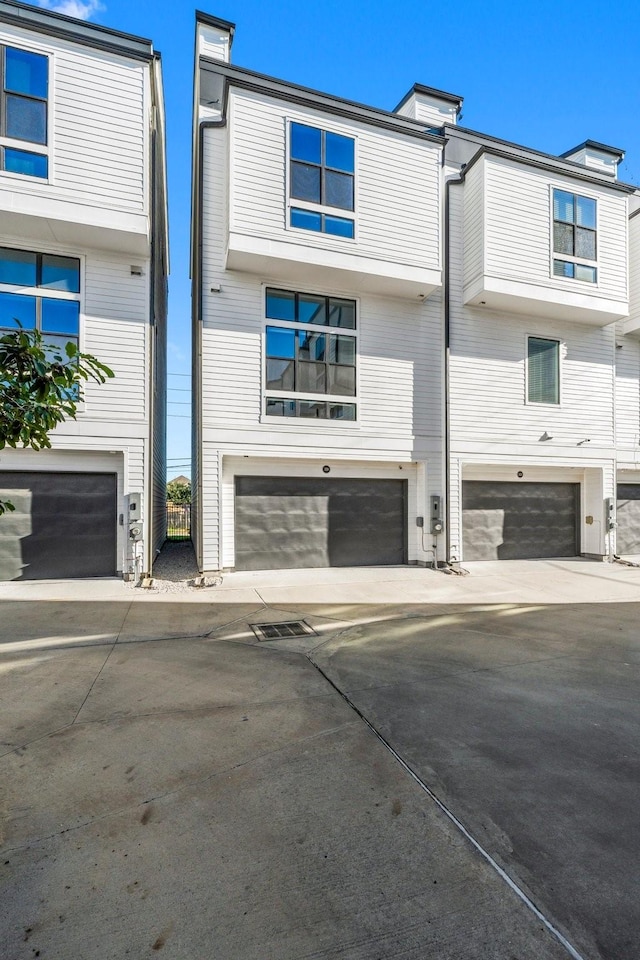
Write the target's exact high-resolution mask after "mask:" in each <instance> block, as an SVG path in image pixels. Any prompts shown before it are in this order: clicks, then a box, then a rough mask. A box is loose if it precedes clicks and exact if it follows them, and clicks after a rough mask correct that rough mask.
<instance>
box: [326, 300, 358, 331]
mask: <svg viewBox="0 0 640 960" xmlns="http://www.w3.org/2000/svg"><path fill="white" fill-rule="evenodd" d="M329 326H330V327H344V329H345V330H355V328H356V305H355V303H354V302H353V300H336V299H335V298H334V297H331V298H330V299H329Z"/></svg>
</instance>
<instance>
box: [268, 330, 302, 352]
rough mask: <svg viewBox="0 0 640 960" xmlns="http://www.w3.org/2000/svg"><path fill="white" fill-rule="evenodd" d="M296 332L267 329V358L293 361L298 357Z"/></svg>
mask: <svg viewBox="0 0 640 960" xmlns="http://www.w3.org/2000/svg"><path fill="white" fill-rule="evenodd" d="M295 333H296V332H295V330H283V329H282V327H267V356H268V357H283V358H284V359H286V360H293V358H294V357H295V355H296V341H295Z"/></svg>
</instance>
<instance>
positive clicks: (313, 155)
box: [289, 123, 355, 238]
mask: <svg viewBox="0 0 640 960" xmlns="http://www.w3.org/2000/svg"><path fill="white" fill-rule="evenodd" d="M289 163H290V167H289V196H290V200H291V207H290V211H289V223H290V225H291V226H292V227H298V228H299V229H301V230H312V231H314V232H315V233H329V234H332V235H333V236H337V237H348V238H353V236H354V220H353V217H345V216H343V215H341V214H340V211H342V210H349V211H353V209H354V171H355V142H354V140H353V139H352V138H351V137H343V136H341V135H340V134H337V133H331V131H329V130H320V129H319V128H318V127H309V126H307V125H306V124H303V123H292V124H291V126H290V131H289Z"/></svg>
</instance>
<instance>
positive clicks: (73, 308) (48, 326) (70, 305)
mask: <svg viewBox="0 0 640 960" xmlns="http://www.w3.org/2000/svg"><path fill="white" fill-rule="evenodd" d="M41 323H42V331H43V333H44V332H48V333H69V334H72V335H73V336H76V337H77V336H78V333H79V332H80V304H79V303H78V301H77V300H43V301H42V320H41Z"/></svg>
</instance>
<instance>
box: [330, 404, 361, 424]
mask: <svg viewBox="0 0 640 960" xmlns="http://www.w3.org/2000/svg"><path fill="white" fill-rule="evenodd" d="M328 406H329V419H330V420H355V418H356V405H355V403H330V404H328Z"/></svg>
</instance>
